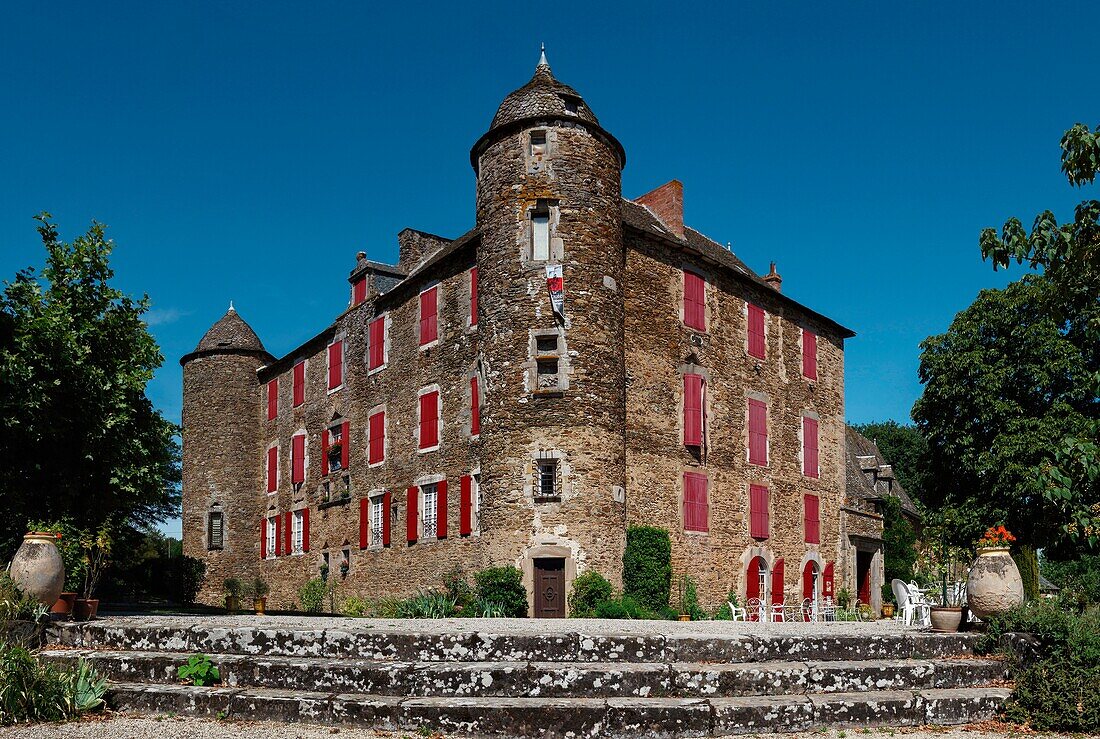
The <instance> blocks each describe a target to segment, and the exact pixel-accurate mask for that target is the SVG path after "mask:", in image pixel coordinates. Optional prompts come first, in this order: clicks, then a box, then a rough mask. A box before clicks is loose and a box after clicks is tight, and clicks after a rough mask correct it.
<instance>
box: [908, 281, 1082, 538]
mask: <svg viewBox="0 0 1100 739" xmlns="http://www.w3.org/2000/svg"><path fill="white" fill-rule="evenodd" d="M1054 289H1055V288H1054V286H1053V285H1052V284H1051V283H1050V281H1049V280H1047V279H1046V278H1044V277H1042V276H1037V275H1031V276H1027V277H1025V278H1024V279H1023V280H1020V281H1018V282H1014V283H1012V284H1010V285H1008V286H1007V287H1006V288H1005V289H1004V290H983V291H982V292H981V293H980V294H979V295H978V298H977V300H976V301H975V302H974V304H973V305H971V306H970V307H969V308H967V309H966V310H964V311H962V312H961V313H959V314H958V315H957V316H956V317H955V320H954V321H952V323H951V326H950V328H949V329H948V331H947V333H945V334H942V335H940V336H933V337H930V338H929V339H926V340H925V341H924V342H923V343H922V344H921V349H922V353H921V359H920V369H919V373H920V380H921V382H922V383H923V384H924V392H923V394H922V396H921V397H920V398H919V399H918V400H917V402H916V404H915V405H914V407H913V418H914V420H915V421H916V422H917V425H918V427H919V428H920V430H921V432H922V433H923V434H924V435H925V437H926V438H927V439H928V443H929V449H930V461H931V474H932V478H933V479H932V490H934V492H935V495H934V496H929V500H928V501H927V503H928V505H929V506H931V507H934V508H944V507H946V508H948V509H952V515H950V516H947V517H946V518H945V520H950V521H951V522H952V524H953V526H952V530H951V531H950V532H949V535H950V538H951V539H952V540H954V542H956V543H960V544H965V543H970V542H972V541H973V540H975V539H977V538H978V537H979V536H980V535H981V533H982V531H984V529H985V527H987V526H990V525H993V524H1000V523H1003V524H1005V525H1006V526H1008V527H1009V529H1011V530H1012V531H1013V533H1015V534H1016V535H1017V537H1018V538H1019V539H1020V541H1021V543H1030V544H1033V545H1035V546H1043V545H1045V544H1046V543H1047V542H1048V541H1050V540H1051V539H1052V538H1054V537H1055V536H1056V529H1057V528H1058V515H1057V513H1058V512H1057V510H1056V507H1055V506H1053V505H1052V504H1051V503H1050V501H1049V500H1048V499H1046V498H1044V496H1043V495H1041V494H1040V493H1039V491H1038V490H1037V489H1036V486H1035V484H1034V475H1035V471H1036V470H1037V469H1039V468H1040V466H1041V465H1042V464H1044V463H1045V462H1046V460H1047V459H1048V458H1049V455H1050V450H1052V449H1055V448H1056V447H1057V446H1058V445H1059V444H1060V443H1061V440H1062V439H1064V438H1066V437H1067V436H1071V435H1074V434H1077V433H1080V432H1081V431H1082V430H1083V429H1084V428H1085V427H1086V426H1087V423H1088V416H1087V415H1086V412H1087V411H1089V410H1090V407H1091V405H1092V401H1093V398H1092V394H1091V392H1090V389H1089V387H1088V386H1087V383H1083V382H1082V377H1086V376H1087V367H1088V362H1087V359H1086V355H1085V354H1084V353H1083V352H1082V350H1081V348H1080V347H1079V346H1077V345H1076V344H1075V342H1074V341H1073V340H1071V337H1069V336H1068V334H1067V331H1066V330H1065V327H1064V325H1063V324H1062V323H1061V322H1060V321H1058V320H1057V319H1055V318H1054V317H1053V316H1051V315H1050V314H1049V313H1048V312H1046V311H1045V310H1044V306H1046V305H1047V304H1048V302H1049V299H1050V293H1051V292H1053V291H1054Z"/></svg>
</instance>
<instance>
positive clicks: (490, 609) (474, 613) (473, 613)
mask: <svg viewBox="0 0 1100 739" xmlns="http://www.w3.org/2000/svg"><path fill="white" fill-rule="evenodd" d="M462 615H463V616H468V617H470V618H505V616H506V615H507V614H506V613H505V610H504V606H502V605H500V604H499V603H492V602H490V601H484V600H481V599H480V598H474V600H472V601H471V602H470V604H469V605H468V606H466V608H465V609H463V611H462Z"/></svg>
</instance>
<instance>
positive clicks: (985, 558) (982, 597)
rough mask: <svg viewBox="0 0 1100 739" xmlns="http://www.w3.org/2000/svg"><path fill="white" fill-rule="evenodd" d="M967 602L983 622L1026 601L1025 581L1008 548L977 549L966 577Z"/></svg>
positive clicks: (972, 611)
mask: <svg viewBox="0 0 1100 739" xmlns="http://www.w3.org/2000/svg"><path fill="white" fill-rule="evenodd" d="M966 602H967V605H968V606H969V607H970V611H971V613H973V614H974V615H975V616H977V617H978V618H980V619H981V620H983V621H985V620H987V619H988V618H989V617H990V616H996V615H998V614H1001V613H1005V612H1007V611H1010V610H1012V609H1013V608H1015V607H1016V606H1018V605H1020V604H1021V603H1023V602H1024V581H1023V578H1021V577H1020V570H1019V569H1018V568H1017V567H1016V562H1014V561H1013V559H1012V557H1011V555H1009V553H1008V547H991V548H986V549H979V550H978V556H977V558H976V559H975V560H974V563H973V564H972V565H970V575H969V576H968V577H967V578H966Z"/></svg>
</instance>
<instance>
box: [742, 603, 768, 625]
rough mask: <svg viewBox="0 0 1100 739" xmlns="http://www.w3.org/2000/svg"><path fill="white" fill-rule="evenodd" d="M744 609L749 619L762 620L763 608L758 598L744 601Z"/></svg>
mask: <svg viewBox="0 0 1100 739" xmlns="http://www.w3.org/2000/svg"><path fill="white" fill-rule="evenodd" d="M745 611H746V613H747V615H748V619H749V621H763V620H764V609H763V605H762V604H761V603H760V599H759V598H749V599H748V601H746V603H745Z"/></svg>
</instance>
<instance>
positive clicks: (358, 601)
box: [340, 595, 370, 618]
mask: <svg viewBox="0 0 1100 739" xmlns="http://www.w3.org/2000/svg"><path fill="white" fill-rule="evenodd" d="M369 609H370V605H369V604H368V603H367V602H366V601H365V600H363V599H362V598H360V597H358V596H355V595H353V596H351V597H350V598H348V599H347V600H345V601H344V602H343V604H341V606H340V613H342V614H344V615H345V616H352V617H354V618H362V617H363V616H366V615H367V611H368V610H369Z"/></svg>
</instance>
